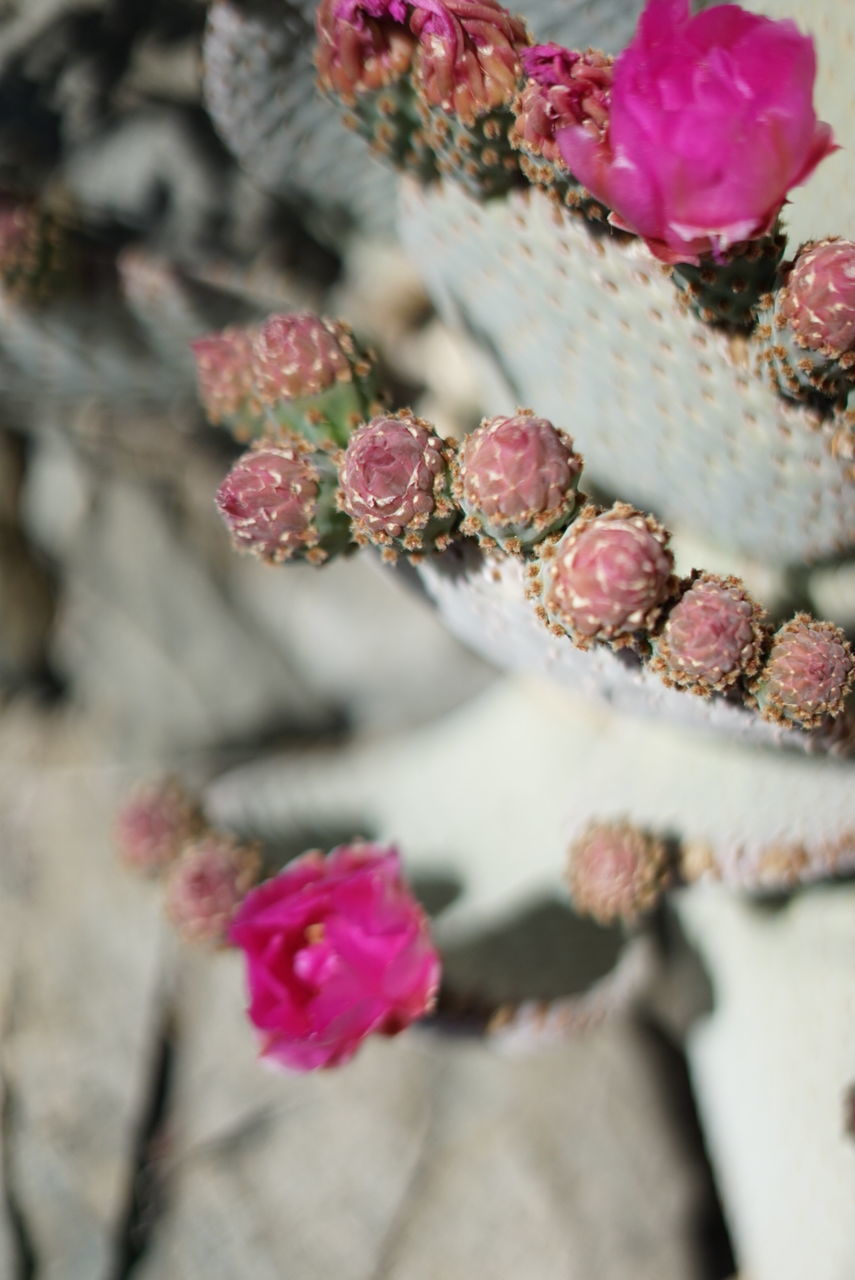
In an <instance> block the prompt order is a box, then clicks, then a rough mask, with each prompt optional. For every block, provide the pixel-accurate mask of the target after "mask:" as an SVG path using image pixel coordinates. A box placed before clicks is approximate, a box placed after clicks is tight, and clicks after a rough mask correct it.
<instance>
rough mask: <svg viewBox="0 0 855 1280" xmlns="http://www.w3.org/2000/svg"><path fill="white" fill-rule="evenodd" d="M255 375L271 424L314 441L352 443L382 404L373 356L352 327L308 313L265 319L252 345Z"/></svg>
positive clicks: (257, 388)
mask: <svg viewBox="0 0 855 1280" xmlns="http://www.w3.org/2000/svg"><path fill="white" fill-rule="evenodd" d="M252 379H253V385H254V389H255V395H256V397H257V399H258V401H259V403H260V405H261V407H262V410H263V412H264V414H265V415H266V418H267V421H268V424H269V425H270V426H271V427H272V428H273V429H274V430H278V429H281V428H283V427H284V428H285V429H286V431H295V432H297V433H298V434H301V435H303V436H305V437H306V439H307V440H309V441H310V442H311V443H313V444H318V445H344V444H346V443H347V440H348V438H349V436H350V433H351V431H352V430H353V428H354V426H355V425H356V424H357V423H358V422H360V421H361V420H362V419H363V418H365V417H366V416H367V415H368V414H369V413H371V412H373V411H374V409H376V408H379V405H377V404H376V400H375V397H376V380H375V375H374V364H373V360H372V358H371V357H370V356H369V355H368V354H367V353H366V352H364V351H362V350H361V349H360V347H359V346H358V345H357V343H356V340H355V338H354V336H353V332H352V330H351V329H350V327H349V326H348V325H346V324H344V323H343V322H342V321H339V320H327V319H325V318H324V317H322V316H316V315H313V314H312V313H311V312H308V311H300V312H295V313H293V314H288V315H272V316H269V317H268V318H267V320H265V322H264V324H262V325H261V327H260V328H259V329H258V330H257V332H256V334H255V337H254V341H253V345H252Z"/></svg>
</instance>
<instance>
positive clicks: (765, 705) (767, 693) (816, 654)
mask: <svg viewBox="0 0 855 1280" xmlns="http://www.w3.org/2000/svg"><path fill="white" fill-rule="evenodd" d="M853 678H855V663H853V657H852V648H851V646H850V645H849V644H848V642H847V640H846V636H845V635H844V633H843V631H842V630H841V629H840V627H836V626H835V625H834V624H833V623H831V622H817V620H816V619H815V618H812V617H811V616H810V614H809V613H797V614H796V616H795V617H794V618H792V619H791V620H790V621H789V622H787V623H786V624H785V625H784V626H783V627H781V628H779V630H778V631H776V632H775V635H774V637H773V639H772V648H771V650H770V652H769V657H768V659H767V662H766V665H765V667H764V668H763V670H762V671H761V672H760V674H759V676H758V677H757V679H756V680H755V682H754V684H753V685H752V686H751V691H752V693H753V694H754V695H755V697H756V699H757V703H758V706H759V707H760V710H761V711H762V713H763V715H764V716H766V718H767V719H769V720H776V721H779V722H787V721H790V722H794V723H796V724H800V725H802V726H803V727H804V728H806V729H814V728H817V727H819V725H821V724H822V721H823V720H824V718H825V717H826V716H836V715H839V714H840V712H841V711H842V710H843V704H844V701H845V699H846V695H847V693H848V692H849V690H850V689H851V687H852V682H853Z"/></svg>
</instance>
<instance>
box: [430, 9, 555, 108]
mask: <svg viewBox="0 0 855 1280" xmlns="http://www.w3.org/2000/svg"><path fill="white" fill-rule="evenodd" d="M410 26H411V29H412V31H413V33H414V35H415V36H416V38H417V39H418V41H419V48H418V52H417V54H416V60H415V79H416V85H417V88H418V91H419V94H420V96H421V97H422V99H423V101H424V102H425V103H426V104H427V105H428V106H430V107H439V108H440V109H441V110H442V111H446V112H448V113H449V114H452V115H455V116H456V117H457V118H458V119H459V120H460V121H461V122H462V123H463V124H470V125H471V124H473V123H474V122H475V120H476V119H477V118H478V117H479V116H484V115H486V114H487V113H488V112H491V111H493V110H495V109H496V108H497V107H504V106H507V105H508V104H509V103H510V101H511V100H512V98H513V96H514V93H515V91H516V87H517V82H518V80H519V76H520V70H521V67H520V53H521V51H522V50H523V49H524V48H525V47H526V46H527V45H528V44H529V43H530V39H529V35H528V31H527V29H526V25H525V22H524V21H523V19H522V18H520V17H517V16H516V15H515V14H512V13H508V11H507V10H506V9H503V8H502V6H501V5H500V4H497V3H496V0H438V3H432V4H430V6H429V7H425V8H422V7H420V6H416V7H415V8H414V11H413V16H412V18H411V20H410Z"/></svg>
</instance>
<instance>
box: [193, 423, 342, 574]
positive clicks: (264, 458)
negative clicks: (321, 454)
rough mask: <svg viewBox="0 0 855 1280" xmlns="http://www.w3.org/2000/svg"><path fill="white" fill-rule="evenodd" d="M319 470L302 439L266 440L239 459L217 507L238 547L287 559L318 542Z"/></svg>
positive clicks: (266, 556)
mask: <svg viewBox="0 0 855 1280" xmlns="http://www.w3.org/2000/svg"><path fill="white" fill-rule="evenodd" d="M317 502H318V472H317V468H316V467H315V466H314V464H313V462H312V459H311V457H310V456H309V455H308V453H307V451H306V449H304V448H302V447H301V446H300V445H299V444H298V443H292V444H271V443H262V444H259V445H255V446H254V447H253V448H251V449H248V450H247V451H246V453H244V454H243V455H242V456H241V457H240V458H238V460H237V462H236V463H235V465H234V466H233V467H232V469H231V471H230V472H229V473H228V475H227V476H226V478H225V480H224V481H223V483H222V484H221V485H220V487H219V489H218V490H217V506H218V507H219V510H220V515H221V516H222V517H223V519H224V520H225V522H226V525H227V526H228V529H229V532H230V533H231V536H232V541H233V542H234V544H235V546H236V547H237V548H238V550H243V551H251V552H253V553H254V554H255V555H257V556H260V557H261V558H262V559H263V560H272V561H281V560H288V559H290V558H291V557H292V556H295V555H297V554H298V553H300V552H301V551H303V550H305V549H306V548H307V547H311V546H312V545H314V544H315V543H317V541H318V536H319V535H318V530H317V526H316V524H315V515H316V512H317Z"/></svg>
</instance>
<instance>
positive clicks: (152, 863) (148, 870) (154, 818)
mask: <svg viewBox="0 0 855 1280" xmlns="http://www.w3.org/2000/svg"><path fill="white" fill-rule="evenodd" d="M203 828H204V820H203V817H202V813H201V810H200V809H199V806H198V804H197V803H196V801H195V800H194V799H193V797H192V796H191V795H189V793H188V792H187V791H185V789H184V787H182V785H181V784H180V783H179V782H177V781H176V780H175V779H174V778H167V779H165V780H164V781H162V782H158V783H152V784H150V785H148V786H145V787H141V788H139V789H138V790H137V791H136V792H135V793H134V794H133V795H132V796H130V797H129V798H128V799H127V800H126V801H125V803H124V804H123V805H122V807H121V809H120V810H119V813H118V816H117V818H116V843H117V845H118V849H119V856H120V858H121V860H122V862H124V863H125V865H126V866H128V867H130V868H131V870H133V871H139V872H141V873H142V874H143V875H148V876H156V875H159V874H160V872H161V871H164V870H165V869H166V868H167V867H168V866H169V864H170V863H171V862H174V861H175V859H176V858H177V857H178V855H179V853H180V852H181V850H182V848H183V847H184V845H185V844H189V843H190V841H191V840H193V839H195V837H196V836H198V835H200V834H201V832H202V830H203Z"/></svg>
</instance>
